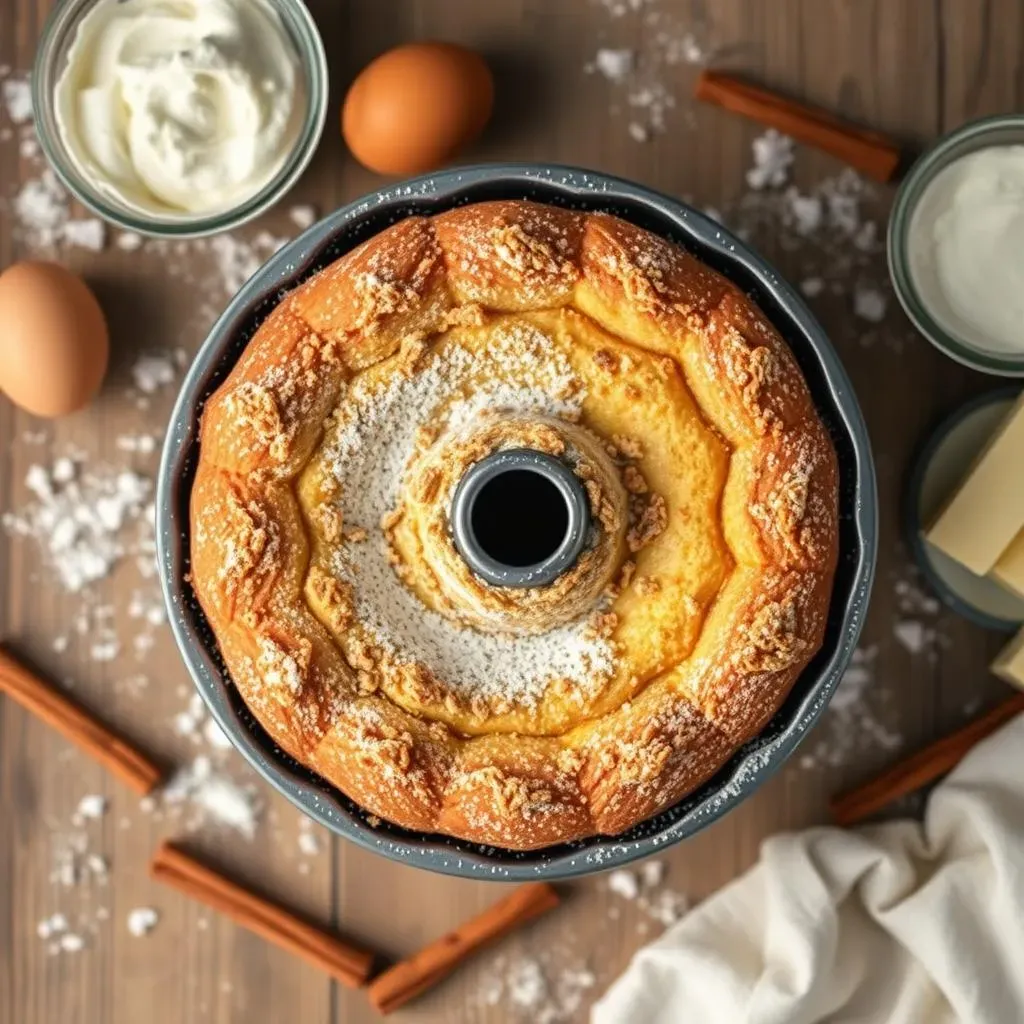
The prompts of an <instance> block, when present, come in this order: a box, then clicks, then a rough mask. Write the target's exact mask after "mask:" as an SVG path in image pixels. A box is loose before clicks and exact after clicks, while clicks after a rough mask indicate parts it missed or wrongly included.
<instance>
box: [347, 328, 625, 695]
mask: <svg viewBox="0 0 1024 1024" xmlns="http://www.w3.org/2000/svg"><path fill="white" fill-rule="evenodd" d="M480 380H483V381H487V382H488V383H484V384H476V385H475V386H476V391H475V392H474V394H473V397H472V398H470V399H461V393H462V391H463V389H464V388H466V386H467V385H469V384H470V383H472V382H477V381H480ZM511 381H515V382H516V383H515V384H512V383H510V382H511ZM574 382H575V378H574V376H573V374H572V370H571V368H570V366H569V364H568V361H567V359H566V357H565V355H564V354H562V353H561V352H559V351H558V350H556V349H555V347H554V345H553V344H552V343H551V341H550V340H549V339H547V338H546V337H545V336H544V335H541V334H540V333H539V332H538V331H537V330H536V329H535V328H532V327H529V326H527V325H525V324H522V325H516V326H514V327H512V328H506V329H504V330H498V331H496V332H495V335H494V337H493V338H492V340H491V343H490V345H489V346H488V348H487V350H486V352H483V353H478V354H472V353H470V352H469V351H467V350H466V349H464V348H462V347H459V346H457V345H456V346H451V347H449V348H448V349H446V350H445V351H444V352H443V353H442V354H440V355H438V356H431V357H429V362H428V363H427V365H425V366H423V367H422V368H421V369H420V370H418V372H416V373H415V374H413V375H412V376H403V375H401V374H398V375H395V376H393V377H391V378H390V379H388V380H387V381H386V382H385V383H384V384H383V385H365V384H363V383H362V381H357V383H356V385H355V386H354V387H353V389H352V391H351V392H350V394H349V396H348V402H347V403H346V405H345V407H344V410H345V414H346V418H345V420H344V421H343V423H342V426H341V428H340V430H339V432H338V434H337V436H336V438H334V439H333V440H332V441H331V442H330V449H329V451H330V458H331V459H332V460H333V471H334V473H335V476H336V477H337V479H338V481H339V482H341V484H342V497H341V499H340V500H341V511H342V519H343V521H344V522H345V523H348V524H351V526H353V527H356V528H359V529H362V530H365V531H367V533H368V534H369V535H370V541H369V542H367V543H361V544H355V545H346V546H345V547H344V548H342V549H341V550H340V551H339V552H338V555H337V565H336V571H337V572H338V573H339V575H340V576H341V577H342V578H344V579H346V580H348V581H349V582H350V583H351V584H352V586H353V590H354V594H355V600H356V606H357V610H358V613H359V617H360V619H361V621H362V623H363V624H364V625H365V626H366V627H367V628H368V629H369V630H370V631H371V633H372V635H373V636H374V639H375V641H376V642H377V643H378V644H379V645H380V646H381V647H382V648H383V649H384V650H385V651H387V652H388V653H389V654H390V655H391V656H392V657H393V658H395V660H396V661H397V662H398V663H415V662H419V663H420V664H423V665H425V666H426V667H427V668H428V669H429V670H430V671H431V672H432V673H433V674H434V675H435V676H436V677H438V678H441V679H444V680H445V682H446V683H447V684H448V685H449V686H450V687H451V688H452V689H453V690H454V691H456V692H460V693H461V694H463V695H464V696H466V697H468V698H470V699H472V698H473V697H476V696H480V695H483V696H484V697H485V698H486V697H489V696H494V697H502V698H504V699H506V700H512V701H514V702H516V703H518V704H520V705H521V706H530V705H532V704H534V703H535V702H536V701H537V700H539V699H540V698H541V697H542V696H543V693H544V691H545V690H546V688H547V686H548V685H549V684H550V682H551V681H552V680H555V679H567V680H570V681H572V682H573V683H575V684H576V685H577V686H579V687H581V688H588V689H589V688H591V687H596V686H598V685H600V683H601V682H602V681H603V679H604V678H606V677H607V674H608V673H609V672H610V670H611V664H612V654H611V648H610V646H609V644H608V642H607V641H606V640H604V639H602V638H600V637H595V636H593V635H591V634H592V631H590V630H588V628H587V624H586V623H584V622H577V623H572V624H570V625H567V626H564V627H560V628H557V629H553V630H550V631H549V632H547V633H545V634H542V635H538V636H528V637H515V638H511V637H507V636H499V635H488V634H482V633H478V632H475V631H472V630H469V629H464V628H461V627H460V626H458V625H456V624H455V623H453V622H451V621H449V620H448V619H446V618H444V617H442V616H441V615H439V614H437V613H435V612H432V611H428V610H427V609H425V608H424V606H423V604H422V603H421V602H420V600H419V599H418V598H417V597H416V596H414V595H413V594H412V593H411V592H410V591H409V590H408V588H407V587H406V586H405V584H404V583H402V582H401V581H400V580H399V578H398V576H397V575H396V574H395V571H394V568H393V567H392V565H391V564H390V562H389V558H388V554H389V553H388V546H387V543H386V541H385V538H384V537H383V535H382V533H381V531H380V526H379V524H380V522H381V519H382V517H384V516H386V515H387V514H388V513H389V512H390V511H391V510H392V509H394V508H395V507H396V505H397V503H398V500H399V495H400V492H401V487H402V481H403V478H404V474H405V470H406V466H407V463H408V460H409V458H410V456H411V455H412V454H413V452H414V450H415V445H416V438H417V431H418V429H419V427H420V426H421V425H422V424H424V423H427V422H430V421H431V420H432V418H435V417H437V416H439V415H440V416H442V417H443V418H444V419H445V420H446V422H447V423H448V424H450V425H452V426H455V427H457V426H458V425H459V424H460V423H465V422H468V421H469V420H471V419H472V418H473V417H474V416H475V415H477V414H478V413H479V411H480V410H482V409H485V408H490V409H494V408H501V409H507V410H509V411H512V412H516V413H542V414H546V415H557V414H559V413H572V412H576V411H578V409H579V403H580V401H581V398H582V394H581V393H580V392H579V390H578V389H577V391H576V394H575V397H574V398H572V399H565V398H564V397H560V396H564V395H566V394H568V393H570V391H572V390H573V389H572V388H570V384H572V383H574Z"/></svg>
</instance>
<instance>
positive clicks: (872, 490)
mask: <svg viewBox="0 0 1024 1024" xmlns="http://www.w3.org/2000/svg"><path fill="white" fill-rule="evenodd" d="M489 199H532V200H535V201H537V202H542V203H550V204H552V205H556V206H565V207H569V208H571V209H579V210H602V211H605V212H607V213H612V214H615V215H617V216H619V217H622V218H624V219H626V220H629V221H631V222H632V223H634V224H637V225H638V226H639V227H642V228H646V229H647V230H648V231H652V232H654V233H655V234H658V235H661V236H662V237H663V238H667V239H669V240H670V241H672V242H675V243H676V244H678V245H681V246H682V247H684V248H685V249H687V250H689V251H690V252H692V253H694V254H695V255H696V256H698V257H699V258H700V259H702V260H703V261H704V262H705V263H707V264H708V265H710V266H711V267H713V268H714V269H715V270H718V271H719V272H721V273H722V274H724V275H725V276H726V277H728V278H729V279H730V280H731V281H733V282H734V283H735V284H737V285H738V286H739V287H740V288H742V289H743V291H744V292H746V293H747V294H749V295H751V296H752V297H753V298H754V300H755V301H756V302H757V303H758V305H759V306H760V307H761V309H762V310H763V311H764V313H765V315H766V316H767V317H768V318H769V319H770V320H771V322H772V323H773V324H774V325H775V326H776V327H777V328H778V330H779V332H780V333H781V334H782V336H783V337H784V338H785V339H786V341H787V342H788V344H789V346H790V348H791V349H792V350H793V353H794V355H795V356H796V359H797V361H798V362H799V364H800V367H801V369H802V370H803V372H804V375H805V377H806V379H807V382H808V385H809V387H810V389H811V393H812V395H813V397H814V401H815V404H816V406H817V409H818V412H819V413H820V415H821V417H822V420H823V421H824V422H825V424H826V426H827V427H828V430H829V433H830V435H831V438H832V441H833V443H834V444H835V447H836V451H837V453H838V456H839V473H840V495H839V511H840V519H839V531H840V533H839V550H840V554H839V564H838V566H837V568H836V577H835V583H834V586H833V591H832V603H831V606H830V608H829V615H828V622H827V625H826V629H825V638H824V641H823V643H822V647H821V650H820V651H819V652H818V654H817V655H816V656H815V657H814V658H813V660H812V661H811V662H810V664H809V665H808V666H807V668H806V669H805V670H804V672H803V673H802V675H801V676H800V678H799V679H798V680H797V682H796V684H795V685H794V686H793V689H792V691H791V692H790V694H789V697H788V698H787V699H786V701H785V703H784V704H783V706H782V707H781V708H780V709H779V711H778V712H777V713H776V715H775V717H774V718H773V719H772V720H771V722H770V723H769V724H768V726H767V727H766V728H765V729H764V731H763V732H762V733H761V734H760V735H759V736H757V737H756V738H754V739H753V740H751V741H750V742H749V743H747V744H745V745H744V746H743V747H742V748H741V749H740V750H738V751H737V752H736V753H735V754H734V755H733V756H732V758H731V759H730V760H729V761H728V763H727V764H725V765H724V766H723V767H722V768H721V769H720V770H719V772H718V773H717V774H716V775H715V776H714V778H712V779H711V780H710V781H708V782H707V783H705V784H704V785H703V786H701V787H700V788H699V789H698V790H696V791H695V792H693V793H690V794H689V795H688V796H686V797H684V798H683V799H682V800H681V801H680V802H679V803H677V804H676V805H675V806H674V807H671V808H669V809H668V810H666V811H663V812H661V813H660V814H657V815H655V816H654V817H653V818H650V819H648V820H647V821H644V822H642V823H640V824H638V825H636V826H634V827H633V828H631V829H630V830H629V831H628V832H626V833H624V834H622V835H618V836H592V837H590V838H589V839H583V840H580V841H578V842H573V843H566V844H564V845H561V846H555V847H549V848H547V849H542V850H533V851H528V852H516V851H510V850H504V849H498V848H496V847H493V846H479V845H477V844H474V843H467V842H463V841H461V840H458V839H453V838H451V837H449V836H441V835H429V834H423V833H415V832H410V831H408V830H406V829H402V828H398V827H397V826H394V825H391V824H389V823H388V822H386V821H380V820H379V819H376V818H374V817H372V816H371V815H369V814H368V813H367V812H366V811H365V810H364V809H363V808H361V807H360V806H359V805H358V804H356V803H355V802H354V801H352V800H350V799H348V797H346V796H345V794H344V793H342V792H340V791H339V790H337V789H335V788H334V787H333V786H331V785H330V783H328V782H326V781H325V780H324V779H322V778H321V777H319V776H318V775H316V774H314V773H313V772H311V771H309V770H308V769H307V768H305V767H303V766H302V765H301V764H298V763H297V762H295V761H294V760H292V758H290V757H289V756H288V755H287V754H285V753H284V752H283V751H282V750H281V749H280V748H279V747H278V746H277V745H276V744H275V743H274V742H273V741H272V740H271V739H270V737H269V736H268V735H267V734H266V732H264V730H263V729H262V728H261V726H260V724H259V723H258V722H257V721H256V720H255V718H254V717H253V715H252V714H251V712H250V711H249V709H248V708H247V707H246V705H245V703H244V701H242V699H241V696H240V695H239V693H238V691H237V689H236V688H235V686H234V684H233V683H232V681H231V677H230V675H229V673H228V672H227V670H226V668H225V666H224V663H223V662H222V660H221V658H220V655H219V652H218V649H217V644H216V641H215V639H214V637H213V634H212V632H211V630H210V627H209V625H208V623H207V622H206V619H205V617H204V615H203V612H202V609H201V608H200V606H199V602H198V601H197V599H196V596H195V593H194V591H193V590H192V587H191V585H190V583H189V568H190V566H189V550H190V518H189V502H190V496H191V491H192V481H193V479H194V475H195V467H196V459H197V456H198V450H199V422H200V418H201V416H202V410H203V404H204V402H205V401H206V399H207V398H208V397H209V396H210V395H211V394H212V393H213V392H214V391H215V390H216V389H217V387H218V386H219V385H220V384H221V382H222V381H223V380H224V379H225V377H226V376H227V375H228V374H229V373H230V372H231V370H232V368H233V367H234V365H235V363H236V362H237V360H238V357H239V355H240V354H241V352H242V351H243V350H244V348H245V346H246V344H247V342H248V340H249V339H250V338H251V337H252V335H253V334H254V333H255V331H256V329H257V328H258V326H259V325H260V323H262V321H263V319H264V318H265V317H266V316H267V314H268V313H269V312H270V311H271V310H272V309H273V308H274V307H275V306H276V305H277V304H278V303H279V302H280V301H281V299H282V297H283V296H284V295H285V294H286V293H287V292H288V291H289V290H290V289H292V288H294V287H295V286H296V285H298V284H299V283H301V282H302V281H304V280H306V279H308V278H309V277H310V276H312V275H313V274H315V273H316V272H317V271H319V270H321V269H322V268H323V267H325V266H327V265H328V264H330V263H332V262H333V261H334V260H336V259H337V258H338V257H339V256H341V255H343V254H344V253H345V252H347V251H348V250H350V249H352V248H354V247H355V246H356V245H358V244H359V243H360V242H362V241H364V240H365V239H367V238H369V237H371V236H372V235H375V234H377V233H379V232H380V231H382V230H384V228H386V227H387V226H388V225H390V224H393V223H394V222H395V221H396V220H400V219H402V218H403V217H407V216H410V215H414V214H418V215H425V216H429V215H431V214H436V213H441V212H442V211H443V210H447V209H451V208H452V207H455V206H461V205H463V204H466V203H473V202H483V201H485V200H489ZM156 508H157V523H156V535H157V549H158V554H157V558H158V562H159V566H160V575H161V583H162V586H163V589H164V599H165V602H166V604H167V609H168V614H169V619H170V622H171V628H172V630H173V632H174V635H175V639H176V640H177V643H178V648H179V650H180V652H181V655H182V657H183V658H184V660H185V663H186V665H187V666H188V669H189V671H190V673H191V675H192V678H193V680H194V682H195V684H196V687H197V688H198V690H199V692H200V694H201V695H202V697H203V699H204V700H205V702H206V704H207V706H208V707H209V709H210V713H211V715H212V716H213V717H214V719H215V720H216V721H217V723H218V724H219V725H220V726H221V728H222V729H223V730H224V732H225V734H226V735H227V736H228V737H229V739H230V740H231V742H232V744H233V745H234V746H235V747H236V748H237V749H238V750H239V751H240V752H241V753H242V755H243V756H244V757H245V758H246V759H247V760H248V761H249V763H250V764H251V765H252V766H253V767H254V768H255V769H256V771H257V772H258V773H259V774H260V775H262V776H263V778H264V779H266V780H267V781H268V782H270V783H271V784H272V785H273V786H274V787H275V788H276V789H277V790H278V791H280V792H281V793H283V794H284V795H285V796H286V797H287V798H288V799H289V800H291V801H292V802H293V803H294V804H295V805H296V806H298V807H299V808H300V809H301V810H302V811H303V812H304V813H305V814H307V815H308V816H309V817H311V818H313V819H314V820H316V821H318V822H320V823H321V824H323V825H324V826H326V827H327V828H329V829H330V830H331V831H332V832H334V833H336V834H337V835H340V836H343V837H344V838H346V839H349V840H350V841H352V842H355V843H357V844H359V845H360V846H362V847H364V848H365V849H368V850H372V851H374V852H376V853H379V854H381V855H382V856H385V857H388V858H390V859H392V860H396V861H400V862H402V863H405V864H414V865H417V866H419V867H424V868H429V869H430V870H433V871H439V872H442V873H444V874H450V875H458V876H460V877H463V878H484V879H494V880H496V881H511V880H518V879H535V878H545V879H549V880H554V879H559V878H569V877H573V876H578V875H585V874H589V873H592V872H597V871H605V870H607V869H608V868H613V867H618V866H621V865H623V864H627V863H629V862H630V861H634V860H637V859H639V858H641V857H645V856H648V855H649V854H651V853H654V852H655V851H657V850H659V849H661V848H663V847H665V846H667V845H670V844H672V843H677V842H679V841H681V840H683V839H685V838H686V837H687V836H690V835H693V834H694V833H695V832H697V831H699V830H700V829H703V828H705V827H706V826H708V825H710V824H711V823H712V822H714V821H716V820H717V819H718V818H719V817H721V816H722V815H723V814H725V813H727V812H728V811H729V810H731V809H732V808H733V807H735V806H736V805H737V804H738V803H740V801H742V800H744V799H746V798H747V797H748V796H749V795H750V794H751V793H753V792H754V790H755V789H757V787H758V786H760V785H761V784H762V783H763V782H764V781H765V780H766V779H767V778H769V777H770V776H771V775H772V774H773V773H774V772H775V771H777V770H778V768H779V767H780V766H781V765H782V764H783V763H784V762H785V761H786V760H787V758H789V757H790V755H791V754H792V753H793V751H794V750H795V749H796V748H797V745H798V744H799V743H800V741H801V740H802V739H803V737H804V736H805V735H806V734H807V732H808V731H809V730H810V728H811V727H812V726H813V725H814V723H815V722H816V721H817V720H818V718H819V717H820V716H821V714H822V713H823V712H824V710H825V708H826V707H827V706H828V702H829V700H830V699H831V697H832V694H833V693H834V692H835V689H836V687H837V686H838V685H839V680H840V679H841V678H842V675H843V672H844V671H845V669H846V667H847V665H848V664H849V662H850V658H851V657H852V655H853V651H854V648H855V647H856V644H857V638H858V636H859V635H860V631H861V627H862V625H863V623H864V617H865V615H866V613H867V607H868V598H869V596H870V592H871V584H872V581H873V578H874V568H875V557H876V554H877V549H878V497H877V490H876V483H875V469H874V463H873V461H872V456H871V443H870V440H869V438H868V433H867V429H866V427H865V425H864V421H863V419H862V417H861V413H860V408H859V406H858V405H857V399H856V396H855V395H854V393H853V388H852V386H851V384H850V380H849V378H848V377H847V375H846V372H845V370H844V369H843V367H842V364H841V363H840V361H839V358H838V356H837V355H836V353H835V350H834V349H833V348H832V345H831V344H830V342H829V340H828V338H827V336H826V335H825V332H824V331H823V330H822V329H821V327H820V325H819V324H818V322H817V321H816V320H815V319H814V317H813V315H812V314H811V312H810V310H809V309H808V308H807V306H806V305H805V304H804V302H803V300H802V299H801V297H800V296H799V294H798V293H797V292H796V291H795V289H793V288H792V287H791V286H790V285H788V284H787V283H786V282H785V281H783V280H782V279H781V278H779V276H778V275H777V274H776V273H775V271H774V270H773V269H772V268H771V267H770V266H769V265H768V264H767V263H765V262H764V260H762V259H761V258H760V257H759V256H758V255H757V254H756V253H754V252H753V251H752V250H751V249H749V248H748V247H747V246H746V245H745V244H744V243H743V242H741V241H740V240H739V239H737V238H736V237H735V236H734V235H731V234H730V233H729V232H728V231H726V230H725V229H724V228H722V227H721V226H720V225H719V224H717V223H715V222H714V221H712V220H710V219H709V218H708V217H705V216H704V215H703V214H701V213H700V212H699V211H697V210H695V209H693V208H692V207H689V206H686V205H685V204H683V203H681V202H679V201H677V200H675V199H672V198H670V197H668V196H665V195H661V194H660V193H658V192H654V191H652V190H650V189H647V188H644V187H642V186H640V185H635V184H633V183H632V182H629V181H624V180H622V179H621V178H613V177H611V176H610V175H605V174H599V173H595V172H593V171H584V170H579V169H577V168H571V167H552V166H550V165H533V164H518V165H502V166H488V167H467V168H455V169H452V170H447V171H442V172H439V173H437V174H433V175H430V176H427V177H422V178H417V179H414V180H412V181H405V182H399V183H397V184H395V185H392V186H389V187H388V188H386V189H383V190H382V191H380V192H376V193H374V194H372V195H369V196H366V197H365V198H363V199H361V200H357V201H356V202H354V203H351V204H349V205H348V206H345V207H342V208H341V209H340V210H337V211H335V212H334V213H332V214H330V215H329V216H328V217H326V218H325V219H324V220H322V221H321V222H320V223H319V224H317V225H314V226H313V227H311V228H310V229H309V230H308V231H306V232H305V233H304V234H303V235H301V236H300V237H299V238H297V239H296V240H295V241H294V242H292V243H291V244H290V245H288V246H285V248H283V249H282V250H281V251H280V252H278V253H276V254H275V255H274V256H273V257H271V259H270V260H269V261H268V262H267V263H266V264H265V265H264V266H263V268H262V269H261V270H259V271H257V273H256V274H255V275H254V276H253V277H252V278H251V279H250V280H249V281H248V282H247V283H246V284H245V285H244V286H243V288H242V289H241V291H240V292H239V293H238V295H236V296H235V298H234V299H233V300H232V302H231V304H230V305H229V306H228V308H227V309H226V310H225V312H224V314H223V315H222V316H221V318H220V319H219V320H218V321H217V323H216V324H214V326H213V329H212V330H211V332H210V335H209V337H208V338H207V339H206V342H205V343H204V344H203V347H202V349H201V350H200V352H199V354H198V355H197V356H196V358H195V360H194V361H193V363H192V366H191V368H190V369H189V372H188V375H187V377H186V378H185V381H184V382H183V384H182V389H181V393H180V394H179V396H178V400H177V403H176V405H175V408H174V412H173V413H172V415H171V421H170V424H169V426H168V430H167V436H166V440H165V443H164V450H163V457H162V459H161V463H160V472H159V478H158V494H157V502H156Z"/></svg>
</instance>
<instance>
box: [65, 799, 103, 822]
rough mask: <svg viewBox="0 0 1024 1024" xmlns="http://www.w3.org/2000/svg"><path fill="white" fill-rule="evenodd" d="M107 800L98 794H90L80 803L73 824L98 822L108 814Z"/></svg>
mask: <svg viewBox="0 0 1024 1024" xmlns="http://www.w3.org/2000/svg"><path fill="white" fill-rule="evenodd" d="M107 807H108V804H107V799H106V797H103V796H100V795H99V794H98V793H90V794H88V795H87V796H83V797H82V799H81V800H79V801H78V810H77V811H76V812H75V816H74V817H73V818H72V819H71V820H72V823H73V824H76V825H77V824H81V823H82V822H84V821H98V820H99V819H100V818H102V817H103V815H105V814H106V813H107Z"/></svg>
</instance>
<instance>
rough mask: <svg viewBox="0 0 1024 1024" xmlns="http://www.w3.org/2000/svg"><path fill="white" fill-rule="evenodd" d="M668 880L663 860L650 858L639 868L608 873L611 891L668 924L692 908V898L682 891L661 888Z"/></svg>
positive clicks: (609, 889) (655, 919) (664, 925)
mask: <svg viewBox="0 0 1024 1024" xmlns="http://www.w3.org/2000/svg"><path fill="white" fill-rule="evenodd" d="M664 880H665V864H664V862H663V861H658V860H649V861H645V862H644V863H643V864H641V865H640V868H639V870H638V871H630V870H628V869H625V868H621V869H619V870H617V871H613V872H611V874H609V875H608V883H607V884H608V891H609V892H610V893H612V894H613V895H615V896H618V897H620V898H622V899H624V900H629V901H631V902H634V903H635V904H636V906H637V907H638V908H639V909H640V910H641V911H643V912H644V913H645V914H646V915H647V916H648V917H649V918H651V919H652V920H654V921H656V922H657V923H658V924H660V925H662V926H663V927H665V928H668V927H669V926H671V925H673V924H675V923H676V921H678V920H679V919H680V918H681V917H682V916H683V914H685V913H686V911H687V910H688V909H689V900H687V898H686V897H685V896H684V895H683V894H682V893H679V892H675V891H673V890H671V889H667V888H666V889H663V888H660V886H661V885H662V883H663V882H664Z"/></svg>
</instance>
